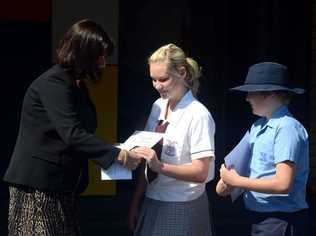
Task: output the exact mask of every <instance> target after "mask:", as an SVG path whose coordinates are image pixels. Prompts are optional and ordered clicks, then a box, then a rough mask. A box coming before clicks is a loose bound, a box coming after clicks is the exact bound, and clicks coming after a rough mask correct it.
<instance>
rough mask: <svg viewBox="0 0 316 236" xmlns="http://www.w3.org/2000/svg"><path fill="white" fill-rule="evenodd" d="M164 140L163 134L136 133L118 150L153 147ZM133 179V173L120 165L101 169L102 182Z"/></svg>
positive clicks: (114, 164)
mask: <svg viewBox="0 0 316 236" xmlns="http://www.w3.org/2000/svg"><path fill="white" fill-rule="evenodd" d="M162 138H163V133H156V132H150V131H139V130H137V131H135V132H134V133H133V134H132V135H131V136H130V137H129V138H128V139H127V140H126V141H125V142H124V143H121V144H120V145H119V146H117V147H118V148H121V149H127V150H131V149H133V148H134V147H150V148H151V147H153V146H154V145H155V144H156V143H158V142H159V141H160V140H161V139H162ZM122 179H126V180H127V179H132V171H130V170H128V169H126V168H124V167H122V166H121V165H120V164H118V163H113V164H112V166H111V167H110V168H108V169H107V170H105V169H102V168H101V180H122Z"/></svg>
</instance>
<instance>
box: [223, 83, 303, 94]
mask: <svg viewBox="0 0 316 236" xmlns="http://www.w3.org/2000/svg"><path fill="white" fill-rule="evenodd" d="M229 90H233V91H241V92H265V91H276V90H284V91H289V92H292V93H296V94H303V93H304V92H305V90H304V89H301V88H287V87H283V86H278V85H267V84H245V85H241V86H237V87H233V88H230V89H229Z"/></svg>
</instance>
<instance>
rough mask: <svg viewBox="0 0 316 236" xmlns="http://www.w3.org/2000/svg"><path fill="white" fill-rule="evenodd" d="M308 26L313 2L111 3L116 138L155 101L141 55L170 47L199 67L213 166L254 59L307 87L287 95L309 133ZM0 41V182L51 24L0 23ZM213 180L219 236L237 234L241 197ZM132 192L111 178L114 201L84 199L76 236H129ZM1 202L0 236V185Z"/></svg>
mask: <svg viewBox="0 0 316 236" xmlns="http://www.w3.org/2000/svg"><path fill="white" fill-rule="evenodd" d="M48 12H49V11H48ZM311 22H312V1H311V0H304V1H286V0H256V1H253V0H243V1H234V0H221V1H202V0H194V1H193V0H174V1H170V0H169V1H167V0H160V1H155V0H137V1H119V42H118V45H119V90H118V99H119V106H118V112H119V114H118V141H123V140H124V139H125V138H126V137H128V136H129V134H130V133H131V132H132V131H134V130H135V129H141V128H142V127H143V126H144V123H145V121H146V117H147V115H148V114H149V112H150V107H151V104H152V102H153V101H154V100H155V99H156V98H157V97H158V94H157V93H156V92H155V91H154V89H153V88H152V86H151V79H150V78H149V77H148V68H147V58H148V57H149V56H150V54H151V53H152V52H154V51H155V50H156V49H157V48H158V47H160V46H162V45H164V44H167V43H171V42H172V43H175V44H176V45H178V46H180V47H181V48H183V49H184V50H185V52H186V53H187V55H188V56H190V57H193V58H194V59H196V61H197V62H198V63H199V64H200V66H202V68H203V77H202V79H201V88H200V93H199V95H198V97H199V99H200V101H201V102H202V103H203V104H205V105H206V106H207V108H208V109H209V110H210V112H211V113H212V115H213V117H214V120H215V123H216V140H215V142H216V143H215V145H216V158H217V159H216V169H217V170H218V168H219V166H220V163H221V162H222V160H223V157H224V156H225V154H227V153H228V152H229V150H230V149H232V148H233V147H234V145H236V144H237V143H238V141H239V140H240V138H241V137H242V136H243V134H244V132H245V131H246V130H247V129H248V128H249V127H250V125H251V123H252V122H253V120H254V119H255V117H254V116H252V115H251V111H250V109H249V106H248V104H247V103H246V102H245V100H244V99H245V97H244V95H242V94H238V93H237V94H235V93H230V92H229V91H228V89H229V88H230V87H233V86H236V85H239V84H241V83H243V81H244V78H245V76H246V73H247V68H248V67H249V66H250V65H252V64H254V63H257V62H261V61H275V62H279V63H283V64H285V65H286V66H288V68H289V71H290V74H291V76H292V78H291V79H292V80H293V81H294V82H295V83H296V84H297V85H298V86H299V87H302V88H304V89H306V90H307V93H306V94H305V95H302V96H300V97H295V98H294V100H293V103H292V105H291V106H290V109H291V111H292V112H293V113H294V114H295V115H296V116H297V118H298V119H299V120H300V121H301V122H302V123H303V124H304V125H305V127H306V128H307V129H308V128H309V122H310V121H309V120H308V117H309V97H308V96H309V94H308V91H309V87H310V83H311V80H310V77H311V76H310V70H311V68H310V67H311ZM0 35H1V39H0V62H1V63H0V65H1V78H2V79H1V85H2V91H1V93H0V96H1V99H0V102H1V104H0V105H1V108H2V112H1V131H2V135H1V151H2V155H1V158H0V160H1V163H0V176H3V174H4V172H5V170H6V168H7V165H8V162H9V159H10V155H11V153H12V150H13V147H14V144H15V138H16V134H17V131H18V124H19V117H20V109H21V105H22V100H23V96H24V92H25V90H26V88H27V86H28V85H29V84H30V82H31V81H32V80H33V79H35V78H36V77H37V76H38V75H39V74H41V73H42V72H43V71H45V70H46V69H47V68H49V66H50V65H51V58H52V55H51V47H52V42H51V18H50V16H48V17H43V18H41V20H39V21H38V20H36V21H34V20H26V21H24V20H23V19H22V20H18V21H16V20H7V19H0ZM217 173H218V172H217ZM217 178H218V176H216V180H217ZM215 184H216V181H213V182H211V183H209V184H208V186H207V189H208V194H209V198H210V204H211V206H212V208H213V216H214V221H215V226H216V227H215V229H216V231H217V235H230V234H232V233H234V232H236V229H238V230H239V232H240V235H243V234H242V233H243V232H244V231H243V230H245V227H244V226H245V222H244V221H243V217H241V216H242V210H241V209H242V203H241V201H240V199H239V200H238V202H237V203H234V204H232V203H230V201H229V199H221V198H218V197H217V196H216V194H214V187H215ZM133 187H134V182H125V181H119V182H118V192H117V196H116V197H83V198H82V212H83V213H82V230H83V233H84V235H127V231H126V227H125V222H124V219H125V214H126V210H127V206H128V201H129V198H130V194H131V192H132V189H133ZM311 196H312V195H310V194H309V195H308V197H309V198H310V197H311ZM0 198H1V208H2V210H1V213H0V214H1V215H0V220H1V222H0V223H1V224H0V235H6V233H5V232H6V227H7V226H6V217H7V216H6V215H7V198H8V192H7V186H6V185H5V184H4V183H3V182H1V183H0ZM314 199H315V197H314ZM311 204H312V206H313V204H314V202H311ZM92 209H93V210H92ZM91 211H92V212H93V213H92V214H91ZM313 217H314V211H313ZM230 225H231V226H232V227H230ZM114 232H115V234H114Z"/></svg>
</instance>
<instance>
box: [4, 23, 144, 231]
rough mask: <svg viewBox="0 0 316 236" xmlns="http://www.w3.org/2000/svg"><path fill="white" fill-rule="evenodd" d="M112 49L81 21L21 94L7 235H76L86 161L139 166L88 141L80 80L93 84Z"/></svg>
mask: <svg viewBox="0 0 316 236" xmlns="http://www.w3.org/2000/svg"><path fill="white" fill-rule="evenodd" d="M112 50H113V43H112V41H111V40H110V38H109V36H108V35H107V33H106V32H105V31H104V30H103V29H102V28H101V26H99V25H98V24H96V23H95V22H93V21H91V20H81V21H79V22H77V23H75V24H74V25H73V26H71V27H70V29H69V30H68V31H67V32H66V34H65V35H64V37H63V39H62V40H61V42H60V45H59V48H58V50H57V64H56V65H54V66H53V67H52V68H50V69H49V70H48V71H46V72H45V73H44V74H42V75H41V76H40V77H39V78H37V79H36V80H35V81H34V82H33V83H32V84H31V85H30V86H29V88H28V89H27V91H26V94H25V97H24V101H23V107H22V113H21V121H20V129H19V134H18V138H17V141H16V145H15V148H14V152H13V155H12V158H11V161H10V164H9V167H8V169H7V171H6V174H5V176H4V180H5V181H6V182H8V183H9V191H10V206H9V226H8V229H9V235H58V236H60V235H79V234H80V229H79V224H78V207H77V204H78V193H79V192H81V191H82V190H84V189H85V187H86V185H87V183H88V172H87V167H88V159H93V160H95V161H96V162H97V163H99V164H100V165H102V167H104V168H107V167H109V166H110V165H111V164H112V163H113V162H114V161H118V162H119V163H121V164H122V165H124V166H125V167H127V168H129V169H134V168H136V166H137V165H138V163H139V162H140V159H139V158H140V157H139V156H137V155H136V154H135V153H132V152H128V151H126V150H120V149H118V148H116V147H114V146H111V145H109V144H106V143H104V142H103V141H102V140H100V139H97V138H96V136H95V135H94V132H95V129H96V112H95V107H94V105H93V104H92V101H91V100H90V97H89V94H88V90H87V88H86V86H85V83H84V79H89V80H94V81H95V80H98V79H99V77H100V72H101V71H100V68H101V67H103V66H104V65H105V62H106V57H107V56H108V55H109V54H110V53H111V52H112Z"/></svg>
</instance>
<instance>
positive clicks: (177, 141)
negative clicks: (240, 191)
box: [145, 91, 215, 202]
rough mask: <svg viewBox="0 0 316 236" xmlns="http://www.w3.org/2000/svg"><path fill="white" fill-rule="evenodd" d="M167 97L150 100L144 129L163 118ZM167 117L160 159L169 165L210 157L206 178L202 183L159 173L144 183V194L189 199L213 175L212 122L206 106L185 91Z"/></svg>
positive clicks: (164, 199) (169, 198)
mask: <svg viewBox="0 0 316 236" xmlns="http://www.w3.org/2000/svg"><path fill="white" fill-rule="evenodd" d="M167 104H168V100H167V99H162V98H159V99H158V100H156V102H154V104H153V106H152V109H151V113H150V115H149V118H148V120H147V124H146V128H145V129H146V130H147V131H154V129H155V127H156V125H157V123H158V121H159V120H164V116H165V113H166V109H167ZM167 121H168V122H169V125H168V127H167V129H166V132H165V134H164V138H163V148H162V152H161V161H162V162H164V163H168V164H172V165H190V164H191V163H192V160H195V159H199V158H203V157H211V158H210V166H209V172H208V178H207V180H206V181H205V182H204V183H195V182H188V181H182V180H177V179H175V178H171V177H168V176H166V175H163V174H158V177H157V178H156V179H155V180H153V181H152V182H151V183H150V184H148V186H147V190H146V196H147V197H148V198H151V199H155V200H160V201H172V202H176V201H180V202H183V201H190V200H193V199H196V198H198V197H200V196H201V195H202V194H203V192H204V191H205V184H206V183H207V182H208V181H210V180H212V179H213V178H214V169H215V160H214V159H215V155H214V134H215V123H214V120H213V118H212V116H211V114H210V112H209V111H208V110H207V108H206V107H205V106H204V105H203V104H202V103H200V102H199V101H198V100H197V99H196V98H194V96H193V95H192V92H191V91H188V92H187V93H186V94H185V95H184V96H183V97H182V99H181V100H180V101H179V102H178V104H177V105H176V107H175V109H174V111H173V112H172V114H171V116H169V117H168V119H167Z"/></svg>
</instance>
